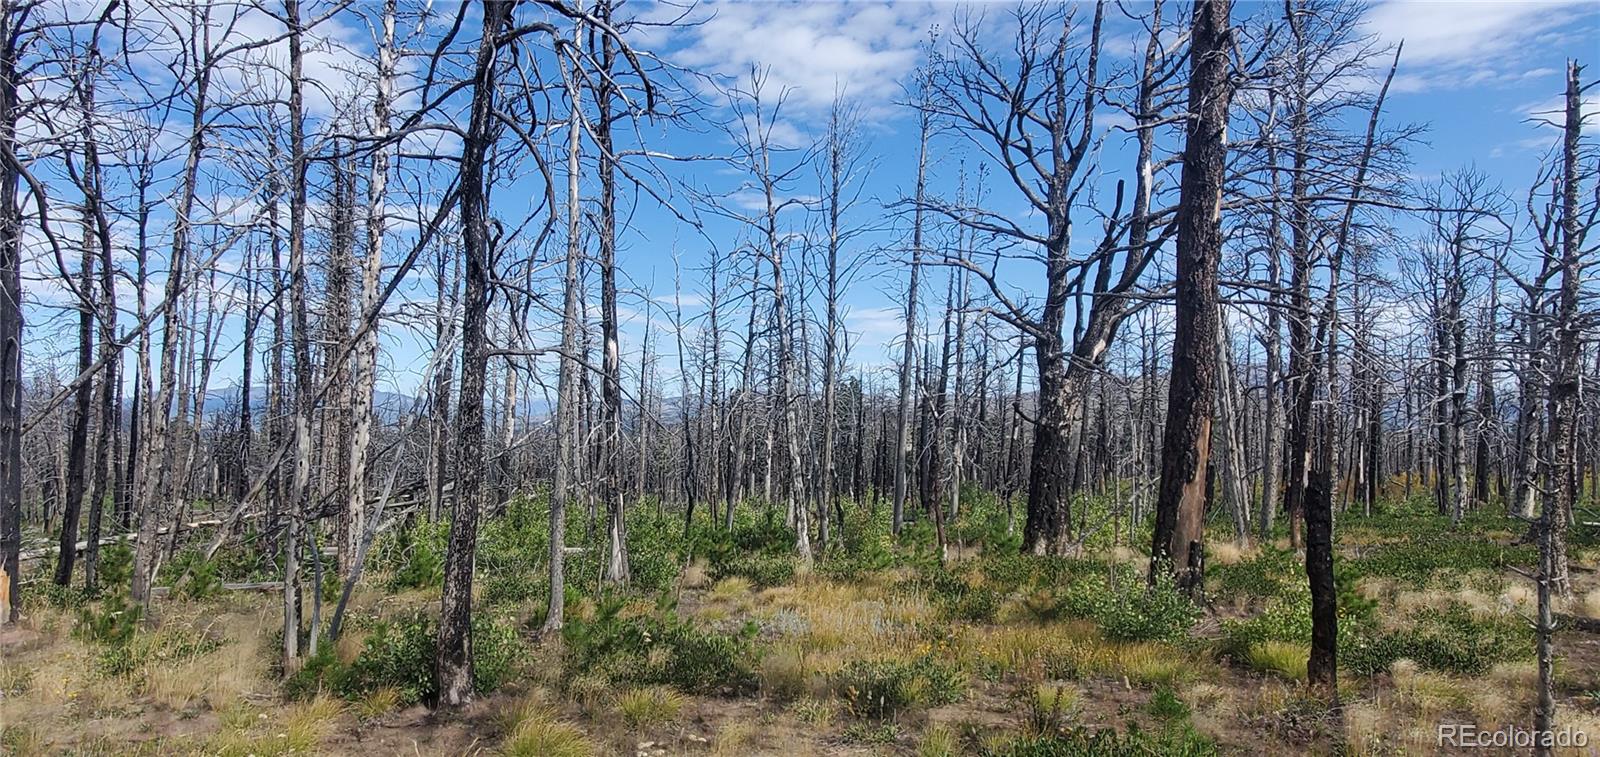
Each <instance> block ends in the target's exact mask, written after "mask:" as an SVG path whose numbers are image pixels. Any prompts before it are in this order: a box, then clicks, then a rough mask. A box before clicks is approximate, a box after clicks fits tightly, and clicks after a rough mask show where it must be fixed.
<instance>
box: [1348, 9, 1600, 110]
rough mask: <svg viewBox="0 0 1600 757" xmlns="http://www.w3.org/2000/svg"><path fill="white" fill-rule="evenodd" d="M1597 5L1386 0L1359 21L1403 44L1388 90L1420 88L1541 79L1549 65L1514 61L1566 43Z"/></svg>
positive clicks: (1387, 40)
mask: <svg viewBox="0 0 1600 757" xmlns="http://www.w3.org/2000/svg"><path fill="white" fill-rule="evenodd" d="M1597 10H1600V5H1597V4H1595V3H1593V2H1585V1H1584V0H1539V1H1535V2H1522V1H1518V0H1492V1H1487V2H1439V1H1438V0H1385V1H1384V2H1380V3H1377V4H1375V5H1373V6H1372V7H1371V8H1370V9H1369V10H1368V11H1367V13H1366V16H1365V18H1364V20H1365V22H1366V25H1367V28H1368V30H1369V31H1371V32H1372V33H1373V34H1376V35H1378V37H1379V39H1380V40H1381V41H1382V42H1385V43H1388V44H1396V43H1400V42H1404V43H1405V50H1404V52H1403V54H1402V56H1401V61H1400V65H1401V69H1402V70H1401V73H1400V74H1398V75H1397V76H1396V77H1395V81H1394V85H1393V89H1394V90H1395V91H1396V92H1423V91H1428V90H1437V89H1445V88H1454V87H1481V86H1486V85H1510V84H1517V83H1520V82H1525V81H1526V80H1528V79H1538V78H1544V77H1547V76H1548V75H1549V74H1550V73H1551V72H1550V71H1549V70H1548V69H1543V68H1533V69H1531V70H1530V69H1529V68H1528V67H1527V66H1525V65H1517V64H1518V62H1519V61H1522V60H1523V58H1524V57H1526V56H1528V55H1530V54H1533V53H1536V52H1538V51H1539V50H1541V49H1550V48H1552V47H1557V46H1561V45H1563V44H1568V45H1570V44H1572V43H1573V42H1574V40H1573V39H1570V37H1572V35H1579V36H1580V37H1581V35H1583V34H1584V33H1585V32H1584V31H1582V30H1581V29H1579V28H1578V27H1579V26H1582V25H1583V24H1582V23H1581V22H1582V21H1584V20H1585V19H1589V20H1592V19H1593V18H1594V17H1595V16H1597V15H1600V13H1597Z"/></svg>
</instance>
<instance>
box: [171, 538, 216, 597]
mask: <svg viewBox="0 0 1600 757" xmlns="http://www.w3.org/2000/svg"><path fill="white" fill-rule="evenodd" d="M171 566H172V572H173V573H174V574H175V578H176V579H177V585H176V586H174V587H173V591H174V593H176V594H177V595H178V596H181V597H186V598H188V599H207V598H210V597H214V596H217V595H218V594H221V593H222V569H221V568H222V566H221V565H219V564H218V563H217V562H216V561H213V560H207V559H206V558H205V554H204V553H202V552H200V551H199V550H193V549H189V550H184V551H183V552H182V553H180V554H179V555H178V557H177V559H175V560H173V561H172V563H171Z"/></svg>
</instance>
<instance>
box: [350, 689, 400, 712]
mask: <svg viewBox="0 0 1600 757" xmlns="http://www.w3.org/2000/svg"><path fill="white" fill-rule="evenodd" d="M399 705H400V690H399V689H396V688H394V687H393V686H384V687H382V688H379V689H375V690H374V691H373V692H372V693H370V694H368V695H366V696H364V697H362V698H361V701H359V702H356V714H357V715H358V716H360V717H361V719H362V720H377V719H378V718H381V717H383V716H384V715H387V714H389V713H391V712H393V711H394V708H396V707H398V706H399Z"/></svg>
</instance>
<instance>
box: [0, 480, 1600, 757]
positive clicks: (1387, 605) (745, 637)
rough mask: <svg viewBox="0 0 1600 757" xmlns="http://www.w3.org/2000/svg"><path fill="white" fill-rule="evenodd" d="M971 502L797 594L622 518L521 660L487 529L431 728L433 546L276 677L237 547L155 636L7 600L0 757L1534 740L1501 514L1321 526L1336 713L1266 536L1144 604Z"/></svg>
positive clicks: (186, 572)
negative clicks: (470, 607)
mask: <svg viewBox="0 0 1600 757" xmlns="http://www.w3.org/2000/svg"><path fill="white" fill-rule="evenodd" d="M974 499H975V500H977V502H976V504H975V505H974V506H973V507H971V508H970V511H969V512H968V513H967V514H965V515H964V517H963V518H962V519H960V520H959V521H958V522H957V523H955V524H953V525H952V528H951V533H952V535H953V536H954V538H955V539H956V540H957V541H958V542H959V544H958V546H957V548H956V549H954V550H952V551H953V553H955V554H956V555H957V556H956V557H955V558H954V559H952V560H950V561H949V563H948V565H947V566H941V565H940V564H939V562H938V560H937V559H935V557H934V555H933V550H932V549H930V548H929V547H928V546H927V538H928V537H927V533H926V530H925V529H921V528H916V529H913V530H912V531H911V532H910V533H909V534H907V535H905V536H904V537H903V538H902V539H901V540H900V541H899V542H898V543H897V542H895V541H893V540H891V539H890V538H889V536H888V535H887V534H885V533H883V532H882V531H881V529H879V528H876V527H874V525H873V524H874V523H875V522H876V519H873V518H870V517H867V516H865V515H864V514H863V516H862V517H860V518H853V519H852V521H851V523H850V524H849V527H848V528H847V529H846V538H845V540H844V543H843V544H842V545H840V548H839V549H838V550H837V551H836V552H835V553H834V554H832V555H831V556H829V557H827V558H825V559H823V560H821V561H820V562H819V564H818V565H817V566H816V568H815V569H814V570H812V571H810V572H808V573H804V574H800V573H796V572H795V570H794V568H795V566H794V565H793V563H792V562H791V561H790V560H789V559H788V558H787V556H786V555H787V549H788V545H789V544H792V539H791V538H790V537H789V536H788V535H787V533H786V531H785V530H784V529H783V528H781V516H780V517H779V518H778V521H779V523H778V524H777V525H773V524H771V523H770V522H769V521H767V520H766V519H765V518H764V517H763V516H762V511H761V509H760V508H758V507H756V508H750V509H749V517H747V518H743V519H741V523H740V527H739V528H738V529H736V531H735V533H734V534H732V535H729V534H725V533H721V532H719V531H717V530H715V529H711V528H709V527H705V528H699V529H697V530H696V531H695V532H694V534H693V535H692V536H691V537H690V538H689V539H687V540H686V539H684V538H682V534H681V529H682V524H681V520H679V519H678V517H677V516H673V515H671V514H670V513H666V514H657V513H656V512H654V510H653V509H652V508H649V507H643V508H639V509H638V511H637V512H636V513H635V516H636V522H634V523H633V524H632V532H631V534H632V538H633V540H634V541H633V553H634V561H633V568H634V576H635V583H636V585H637V586H636V588H635V589H634V590H633V591H631V592H629V593H626V594H618V593H612V592H596V591H595V585H594V576H595V571H594V567H595V566H594V565H593V563H592V558H591V557H590V555H592V554H593V552H587V553H579V554H577V555H575V556H574V559H573V561H572V563H573V564H572V565H571V566H570V572H571V574H572V575H573V582H572V583H571V584H570V585H569V586H568V587H567V593H568V596H569V615H568V617H569V622H568V624H567V627H566V629H565V631H564V632H563V634H562V635H561V636H560V637H559V638H544V639H537V638H535V637H534V634H533V633H532V632H531V629H535V628H537V627H538V626H539V624H540V623H541V622H542V619H543V599H542V598H543V596H544V592H545V588H544V587H545V584H544V583H543V582H542V581H543V579H542V578H541V576H540V573H541V572H542V567H541V566H542V560H540V559H539V558H538V556H539V555H542V554H544V552H543V550H544V548H545V547H544V544H545V542H544V539H543V531H542V523H541V519H542V512H541V511H540V510H539V508H538V506H537V504H536V503H533V502H520V503H517V504H515V505H513V507H512V508H511V511H510V512H509V513H507V515H506V516H505V517H504V518H501V519H499V520H496V521H494V522H493V523H492V525H490V526H489V527H488V528H487V530H486V532H485V533H484V535H483V547H482V549H483V552H482V553H481V554H480V559H479V569H480V575H479V579H478V602H477V611H476V614H475V615H476V617H477V619H478V627H477V628H476V631H475V650H474V656H475V658H476V659H477V660H478V680H477V684H478V686H479V688H480V689H481V690H482V691H483V694H482V696H480V697H479V700H478V702H477V703H476V704H474V705H473V706H472V707H471V708H469V709H467V710H466V711H465V712H462V713H458V714H452V715H448V716H435V715H434V714H432V713H430V712H429V711H428V710H427V709H426V707H425V706H424V705H423V704H422V702H425V701H426V699H427V698H428V697H429V696H430V694H431V691H430V688H431V685H430V682H429V681H428V676H429V667H430V664H431V654H432V634H433V626H432V620H431V617H430V613H431V611H432V610H433V608H434V607H435V606H436V604H437V597H438V593H437V591H438V590H437V582H438V558H439V555H440V553H441V552H442V536H443V533H444V529H443V527H442V526H438V525H434V526H428V525H424V526H421V527H419V528H417V529H414V530H413V531H410V532H407V533H404V534H401V535H399V536H398V537H395V538H391V539H389V540H388V541H387V542H386V543H385V544H384V545H383V548H382V549H380V550H378V552H379V554H378V555H377V556H376V557H375V559H374V572H373V574H372V575H371V576H370V578H369V579H368V580H367V581H365V582H364V585H363V586H362V587H361V589H360V590H359V591H358V592H357V595H356V597H355V599H354V601H353V608H354V610H353V612H352V614H351V617H352V620H351V621H350V625H349V628H350V630H349V631H348V632H347V633H346V634H345V635H344V637H343V638H341V639H339V640H338V641H337V642H336V643H333V644H327V643H324V644H323V645H322V649H321V650H319V654H318V655H316V656H313V657H310V658H309V659H308V660H307V662H306V663H305V664H304V666H303V667H301V668H300V669H299V670H296V671H292V672H290V673H289V674H287V675H286V674H285V672H284V671H282V670H280V669H278V668H277V664H276V659H277V653H276V652H277V650H278V649H279V648H280V646H281V641H280V638H279V636H278V631H277V628H278V626H279V625H280V624H279V619H280V617H281V609H280V602H281V599H280V597H279V596H278V595H276V594H263V593H256V592H230V591H222V590H220V585H219V582H220V581H221V580H222V579H224V578H227V579H229V580H233V579H239V578H248V577H250V576H249V575H247V574H249V573H251V572H255V573H257V574H260V575H267V574H270V572H271V570H272V567H271V566H270V565H265V564H256V563H259V561H257V560H253V558H252V556H251V555H249V554H248V553H247V552H245V551H242V550H241V551H240V552H238V553H236V554H233V555H226V554H225V555H223V556H222V558H221V559H219V560H218V561H216V562H214V563H213V564H209V565H199V564H197V563H194V562H193V561H190V562H188V563H185V562H184V561H182V560H180V561H178V562H179V564H180V565H183V569H175V570H174V571H172V574H171V575H169V576H168V578H169V580H171V581H176V583H177V585H176V587H175V589H174V596H173V597H172V598H170V599H167V600H165V601H162V602H160V603H158V605H157V611H158V612H159V613H160V617H159V618H157V619H156V622H155V623H153V624H141V623H137V622H130V621H134V620H135V618H133V617H132V615H133V614H132V613H131V612H129V611H128V609H127V608H126V606H125V604H123V603H122V602H121V601H120V600H119V599H118V598H117V597H116V596H115V595H114V594H113V595H110V596H108V597H107V598H103V599H99V600H96V601H92V602H91V601H86V600H84V599H83V598H81V597H76V596H70V595H61V594H56V595H52V596H49V597H45V598H38V599H35V600H32V601H30V602H29V604H28V605H27V608H26V612H25V614H24V615H25V617H24V621H23V623H21V624H20V625H19V626H17V627H14V628H12V629H11V630H9V631H6V632H5V634H4V635H3V636H0V695H3V699H0V752H3V753H5V754H54V753H78V754H129V753H138V754H238V755H271V754H311V753H320V754H402V753H403V754H478V753H486V754H493V753H505V754H513V755H552V756H557V757H559V756H562V755H588V754H598V755H610V754H625V755H669V754H717V755H745V754H784V755H803V754H860V755H868V754H903V755H913V754H915V755H956V754H993V755H1016V756H1023V755H1078V754H1107V755H1112V754H1138V753H1146V754H1196V755H1200V754H1212V753H1257V754H1259V753H1278V754H1296V753H1303V752H1307V751H1310V752H1318V753H1335V752H1338V751H1341V750H1342V751H1344V752H1348V753H1356V754H1419V753H1420V754H1431V753H1435V752H1436V751H1439V750H1437V749H1436V747H1435V728H1436V726H1437V724H1439V723H1440V722H1453V723H1471V724H1475V725H1477V726H1479V727H1480V728H1486V729H1488V728H1495V727H1499V726H1501V725H1504V724H1518V725H1521V726H1524V727H1526V726H1527V725H1528V724H1530V723H1531V714H1530V713H1531V696H1532V692H1533V679H1534V676H1535V668H1534V662H1533V659H1532V648H1531V634H1530V633H1529V632H1528V630H1527V623H1526V622H1525V617H1526V616H1527V614H1528V613H1529V612H1530V611H1531V606H1532V601H1533V593H1532V591H1531V588H1530V586H1529V585H1528V582H1527V581H1526V580H1525V579H1523V578H1521V577H1520V576H1518V575H1517V574H1516V573H1515V572H1513V571H1512V568H1513V567H1518V566H1522V567H1525V566H1527V565H1528V564H1530V563H1531V562H1532V551H1531V548H1529V547H1527V546H1523V545H1517V544H1515V543H1514V542H1515V534H1514V533H1513V531H1512V529H1513V527H1514V524H1512V523H1511V522H1509V521H1506V520H1504V519H1502V518H1499V517H1496V516H1494V515H1493V514H1489V513H1482V514H1478V515H1475V516H1473V517H1472V518H1471V519H1470V520H1469V521H1468V522H1467V523H1466V524H1464V525H1463V527H1461V528H1460V529H1454V530H1453V529H1451V528H1449V526H1448V524H1447V523H1445V522H1444V521H1443V520H1442V519H1439V518H1437V517H1436V516H1433V515H1431V514H1428V512H1427V506H1426V504H1425V503H1410V504H1407V503H1391V504H1389V506H1388V507H1387V508H1385V510H1386V511H1385V512H1380V513H1378V514H1376V515H1374V516H1372V517H1370V518H1361V517H1359V516H1356V515H1353V514H1352V515H1350V516H1347V517H1344V518H1342V519H1341V521H1340V524H1339V534H1340V544H1339V552H1340V557H1341V559H1340V561H1339V564H1338V570H1339V578H1340V585H1341V591H1342V594H1343V595H1342V596H1341V601H1340V606H1341V614H1342V618H1343V619H1342V622H1341V640H1340V648H1341V652H1340V654H1341V676H1342V678H1341V692H1340V693H1341V701H1342V704H1343V707H1342V708H1340V709H1339V710H1336V711H1333V712H1332V713H1330V711H1329V710H1328V708H1327V707H1326V706H1325V703H1322V702H1319V701H1316V700H1315V699H1313V698H1312V697H1311V696H1309V695H1308V693H1307V692H1306V690H1305V689H1304V687H1303V685H1302V683H1301V682H1302V681H1303V679H1304V677H1305V648H1306V639H1308V637H1309V636H1308V635H1309V620H1308V609H1307V606H1308V600H1307V597H1306V592H1305V589H1304V588H1303V585H1304V577H1303V573H1302V572H1301V567H1300V564H1299V562H1298V561H1297V560H1296V558H1295V557H1294V556H1293V555H1292V554H1290V553H1288V552H1286V551H1283V549H1282V545H1281V544H1279V545H1275V546H1274V545H1269V546H1267V547H1266V548H1259V547H1252V548H1239V547H1237V546H1235V545H1234V544H1232V543H1231V542H1229V541H1227V540H1226V538H1225V537H1224V536H1222V535H1220V534H1213V539H1212V544H1211V546H1210V548H1209V553H1210V554H1209V564H1208V565H1209V567H1208V572H1209V578H1208V585H1207V599H1206V603H1205V605H1204V606H1201V607H1196V606H1194V605H1192V604H1190V603H1189V602H1187V601H1186V600H1184V599H1183V598H1181V597H1179V596H1178V595H1176V594H1175V593H1173V592H1171V591H1170V590H1168V589H1166V588H1165V587H1157V589H1155V590H1153V591H1147V590H1146V589H1145V588H1144V582H1143V579H1142V571H1143V570H1144V559H1145V558H1144V557H1143V556H1142V555H1141V554H1140V553H1139V552H1138V551H1136V550H1131V549H1128V548H1126V547H1122V546H1115V545H1112V544H1110V543H1109V541H1110V536H1109V535H1101V536H1097V537H1096V540H1091V542H1090V544H1089V545H1088V548H1087V549H1086V550H1085V553H1084V555H1083V556H1081V557H1078V558H1074V559H1040V558H1023V557H1019V556H1016V555H1015V552H1014V548H1013V545H1014V537H1011V536H1008V535H1007V534H1006V532H1005V529H1004V526H1003V521H1002V520H1001V519H1000V516H999V508H997V507H994V506H993V504H992V503H987V502H984V501H982V500H981V498H977V497H975V498H974ZM1091 506H1093V505H1092V503H1091ZM573 530H575V531H578V532H580V533H579V536H578V538H577V539H576V540H575V541H576V542H577V543H578V544H579V545H580V546H583V545H585V539H584V536H583V533H582V532H583V531H584V530H585V529H583V528H582V527H578V528H574V529H573ZM1576 536H1577V537H1578V538H1576V539H1575V541H1576V542H1578V543H1579V545H1580V546H1578V547H1577V548H1576V549H1575V557H1576V560H1577V566H1578V569H1577V570H1575V572H1574V579H1575V584H1576V586H1577V587H1578V593H1577V596H1576V597H1575V598H1574V599H1572V600H1571V601H1569V602H1565V603H1563V605H1562V606H1561V607H1560V608H1559V609H1561V610H1563V611H1566V612H1571V613H1574V614H1579V615H1587V616H1590V617H1600V577H1597V574H1596V573H1595V572H1594V571H1595V568H1596V567H1597V565H1596V564H1597V560H1600V551H1597V550H1596V549H1595V548H1594V547H1593V546H1591V545H1592V544H1593V543H1594V540H1593V535H1592V534H1578V535H1576ZM1134 541H1135V543H1140V542H1141V541H1142V537H1137V536H1136V537H1135V540H1134ZM113 562H115V561H114V560H113ZM110 573H111V574H112V575H115V573H116V571H115V569H113V570H112V571H110ZM35 596H36V597H37V596H38V595H37V594H36V595H35ZM1557 648H1558V651H1559V653H1560V659H1559V660H1558V668H1557V671H1558V681H1559V684H1560V692H1559V695H1560V722H1561V723H1563V724H1568V725H1571V726H1573V727H1575V728H1578V729H1582V730H1586V731H1587V732H1588V733H1589V734H1590V735H1591V739H1592V741H1594V742H1600V637H1596V636H1594V635H1585V634H1580V633H1576V632H1570V633H1563V634H1562V635H1561V636H1560V637H1559V638H1558V645H1557ZM1594 749H1596V747H1594V746H1591V747H1590V748H1589V750H1573V751H1571V752H1570V753H1573V754H1585V753H1594V751H1593V750H1594Z"/></svg>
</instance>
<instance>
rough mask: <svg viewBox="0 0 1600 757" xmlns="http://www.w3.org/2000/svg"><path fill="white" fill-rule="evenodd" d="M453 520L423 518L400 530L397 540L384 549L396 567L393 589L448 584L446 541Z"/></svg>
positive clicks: (424, 587) (390, 586) (392, 576)
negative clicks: (445, 569)
mask: <svg viewBox="0 0 1600 757" xmlns="http://www.w3.org/2000/svg"><path fill="white" fill-rule="evenodd" d="M449 536H450V523H449V521H447V520H444V519H440V520H439V521H437V522H427V521H423V522H419V523H417V524H416V525H414V526H412V527H411V528H409V529H406V530H404V531H402V532H400V535H399V536H398V537H397V539H396V541H395V543H394V544H393V545H392V546H391V547H389V548H388V549H386V550H384V551H385V552H386V553H387V554H386V557H387V558H388V559H387V560H386V561H387V562H389V563H390V564H391V565H392V566H393V567H394V573H393V574H392V575H391V576H390V577H389V586H388V588H389V589H390V590H403V589H427V588H434V587H438V586H443V585H444V555H445V547H446V544H445V541H446V540H447V539H448V538H449Z"/></svg>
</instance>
